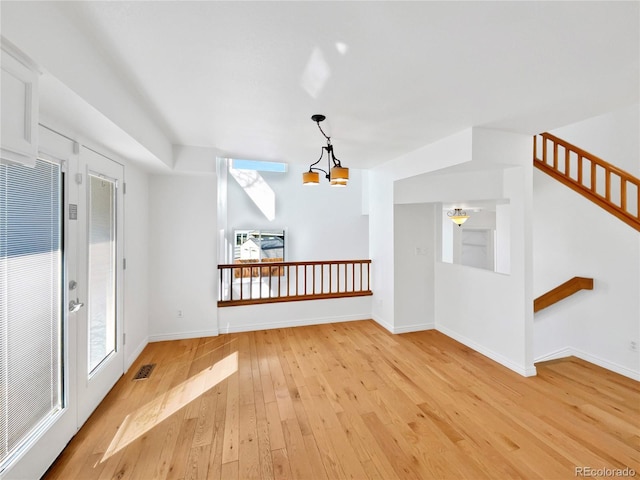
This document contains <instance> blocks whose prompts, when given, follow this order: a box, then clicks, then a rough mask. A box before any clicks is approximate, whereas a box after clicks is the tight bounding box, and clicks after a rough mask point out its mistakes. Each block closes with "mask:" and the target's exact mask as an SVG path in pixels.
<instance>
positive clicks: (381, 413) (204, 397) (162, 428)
mask: <svg viewBox="0 0 640 480" xmlns="http://www.w3.org/2000/svg"><path fill="white" fill-rule="evenodd" d="M146 363H156V364H157V366H156V367H155V370H154V371H153V373H152V375H151V378H149V379H148V380H142V381H132V380H131V379H132V377H133V375H134V374H135V372H136V371H137V369H138V368H139V366H140V365H142V364H146ZM639 435H640V384H638V382H635V381H632V380H629V379H627V378H624V377H622V376H619V375H616V374H614V373H611V372H608V371H606V370H603V369H601V368H599V367H595V366H593V365H590V364H588V363H586V362H583V361H581V360H578V359H575V358H570V359H566V360H561V361H555V362H550V363H547V364H543V365H539V366H538V376H537V377H533V378H523V377H520V376H519V375H517V374H515V373H513V372H511V371H509V370H507V369H506V368H504V367H502V366H500V365H498V364H496V363H494V362H492V361H491V360H488V359H487V358H485V357H483V356H481V355H479V354H477V353H475V352H473V351H472V350H470V349H468V348H467V347H465V346H463V345H460V344H459V343H457V342H455V341H453V340H451V339H450V338H448V337H446V336H445V335H443V334H441V333H438V332H435V331H428V332H419V333H411V334H404V335H391V334H389V333H388V332H387V331H386V330H384V329H382V328H381V327H379V326H378V325H377V324H376V323H374V322H372V321H362V322H351V323H341V324H331V325H320V326H313V327H300V328H287V329H278V330H267V331H260V332H250V333H241V334H230V335H221V336H219V337H212V338H202V339H194V340H184V341H174V342H161V343H154V344H150V345H149V346H148V347H147V348H146V349H145V350H144V352H143V353H142V355H141V356H140V358H139V359H138V360H137V362H136V364H135V365H134V366H133V367H132V368H131V370H130V371H129V372H128V373H127V374H126V375H125V376H124V377H123V378H122V379H121V380H120V381H119V382H118V384H117V385H116V386H115V387H114V389H113V390H112V391H111V392H110V393H109V395H108V396H107V398H106V399H105V401H104V402H103V403H102V404H101V405H100V406H99V407H98V409H97V410H96V412H95V413H94V414H93V415H92V416H91V418H90V419H89V420H88V421H87V423H86V424H85V426H84V427H83V428H82V429H81V430H80V432H79V433H78V434H77V435H76V437H74V439H73V440H72V441H71V443H70V444H69V445H68V446H67V448H66V449H65V450H64V452H63V453H62V454H61V456H60V457H59V458H58V460H57V462H56V463H55V464H54V465H53V466H52V468H51V469H50V470H49V472H48V473H47V475H46V476H45V478H47V479H50V480H53V479H62V480H70V479H73V480H76V479H78V480H83V479H111V478H117V479H129V478H131V479H143V480H148V479H153V478H158V479H205V478H207V479H209V478H211V479H218V478H222V479H248V478H264V479H271V478H274V479H300V478H308V479H324V478H328V479H337V478H355V479H368V478H371V479H374V478H379V479H385V480H386V479H394V478H400V479H411V478H413V479H429V478H437V479H440V478H443V479H444V478H447V479H449V478H450V479H458V478H469V479H482V478H491V479H503V478H527V479H529V478H531V479H534V478H542V479H563V478H567V479H569V478H576V475H575V473H576V471H575V468H576V467H590V468H592V469H602V468H615V469H624V468H626V467H629V468H632V469H634V470H635V472H636V476H637V477H638V476H640V436H639ZM605 473H606V472H605Z"/></svg>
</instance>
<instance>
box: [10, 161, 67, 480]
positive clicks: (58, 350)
mask: <svg viewBox="0 0 640 480" xmlns="http://www.w3.org/2000/svg"><path fill="white" fill-rule="evenodd" d="M62 186H63V182H62V172H61V168H60V165H58V164H56V163H53V162H48V161H44V160H37V162H36V165H35V167H28V166H24V165H15V164H7V165H5V164H0V471H2V470H3V469H4V467H6V466H7V464H8V463H9V462H10V461H11V459H12V457H13V456H15V455H17V454H18V453H19V452H20V449H21V448H24V446H25V445H26V444H27V443H28V441H29V440H30V439H31V438H32V437H33V435H35V434H36V432H37V431H38V429H40V428H42V426H43V425H44V423H46V421H47V420H49V419H50V417H51V416H52V415H54V414H55V413H56V412H58V411H59V410H60V409H61V408H62V405H63V403H62V318H63V317H62V303H63V302H62V297H63V295H62V292H63V290H62V285H63V283H62V272H63V270H62V261H63V259H62V246H63V235H62V234H63V232H62V218H63V217H62V210H63V192H62Z"/></svg>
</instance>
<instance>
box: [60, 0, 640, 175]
mask: <svg viewBox="0 0 640 480" xmlns="http://www.w3.org/2000/svg"><path fill="white" fill-rule="evenodd" d="M639 5H640V4H639V3H638V2H610V1H607V2H400V1H390V2H385V1H375V2H313V1H300V2H285V1H283V2H206V1H200V2H183V1H167V2H120V1H107V2H93V1H92V2H60V3H59V4H58V8H59V9H60V11H61V12H63V13H64V15H65V16H67V17H68V18H70V19H71V21H72V22H73V23H74V24H75V25H76V26H77V27H78V28H79V29H80V30H81V31H82V32H83V33H84V34H85V35H86V36H87V39H88V42H90V43H93V44H94V46H95V47H96V48H97V49H99V51H101V52H102V54H103V55H104V56H105V58H106V59H107V60H108V61H109V62H110V63H111V65H112V66H113V68H114V69H115V70H116V71H118V73H119V75H120V77H121V78H122V80H123V81H124V82H126V84H127V85H128V86H129V87H130V88H131V89H133V90H134V91H135V92H136V93H137V95H138V96H139V98H140V101H141V103H142V104H143V105H144V108H145V110H146V111H147V113H148V115H149V116H151V117H152V118H153V119H154V122H155V123H156V124H157V125H158V126H159V127H160V128H161V129H162V130H163V131H164V132H165V134H166V135H167V136H168V137H169V139H170V141H171V143H173V144H177V145H193V146H203V147H211V148H214V149H216V151H217V152H220V153H224V154H227V155H229V156H233V157H236V158H251V159H264V160H277V161H285V162H292V163H307V164H308V163H310V162H312V161H315V159H316V158H317V157H318V156H319V154H320V148H321V146H322V145H323V138H322V136H321V135H320V133H319V132H318V131H317V128H316V126H315V124H314V123H313V122H312V121H311V120H310V117H311V115H312V114H315V113H322V114H325V115H326V116H327V121H325V122H324V124H323V127H324V128H325V129H326V131H327V132H328V133H329V134H330V135H331V136H332V139H333V144H334V147H335V152H336V156H338V157H339V158H340V159H341V160H342V161H343V163H344V164H345V166H350V167H354V168H368V167H371V166H374V165H376V164H379V163H381V162H384V161H387V160H391V159H393V158H395V157H398V156H400V155H402V154H404V153H407V152H410V151H412V150H415V149H417V148H419V147H421V146H423V145H426V144H428V143H431V142H433V141H435V140H437V139H439V138H442V137H444V136H447V135H449V134H453V133H455V132H458V131H461V130H463V129H465V128H468V127H471V126H484V127H491V128H499V129H506V130H511V131H517V132H522V133H527V134H534V133H538V132H540V131H544V130H550V129H553V128H556V127H559V126H561V125H565V124H568V123H572V122H575V121H578V120H581V119H584V118H587V117H590V116H594V115H597V114H600V113H604V112H607V111H611V110H614V109H616V108H619V107H622V106H626V105H629V104H632V103H637V102H638V101H639V59H640V50H639V43H640V40H639V38H640V37H639V24H640V19H639V12H640V10H639V8H638V7H639Z"/></svg>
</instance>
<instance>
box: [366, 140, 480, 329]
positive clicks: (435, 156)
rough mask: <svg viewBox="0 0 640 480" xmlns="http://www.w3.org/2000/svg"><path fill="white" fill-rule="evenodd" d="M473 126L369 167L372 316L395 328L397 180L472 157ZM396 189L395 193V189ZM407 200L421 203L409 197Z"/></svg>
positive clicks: (380, 322) (390, 327)
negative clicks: (395, 211) (395, 207)
mask: <svg viewBox="0 0 640 480" xmlns="http://www.w3.org/2000/svg"><path fill="white" fill-rule="evenodd" d="M471 134H472V131H471V129H466V130H463V131H462V132H458V133H455V134H453V135H450V136H449V137H446V138H443V139H442V140H439V141H437V142H434V143H432V144H429V145H426V146H424V147H422V148H419V149H418V150H415V151H413V152H410V153H408V154H406V155H402V156H401V157H398V158H395V159H393V160H390V161H389V162H386V163H384V164H382V165H380V166H378V167H376V168H374V169H372V170H370V171H369V178H368V183H369V256H370V258H371V262H372V266H371V268H372V272H373V274H372V284H373V298H372V306H371V308H372V316H373V319H374V320H375V321H376V322H378V323H379V324H380V325H382V326H383V327H385V328H386V329H387V330H389V331H391V332H393V331H395V323H396V320H395V307H394V305H395V288H396V287H395V284H394V275H395V272H394V252H395V250H394V198H395V197H396V196H397V195H398V194H399V193H400V192H399V190H398V189H397V188H396V186H395V184H394V183H395V182H396V181H397V180H401V179H405V178H410V177H413V176H416V175H420V174H423V173H425V172H431V171H434V170H438V169H441V168H446V167H449V166H452V165H458V164H462V163H466V162H469V161H471V147H472V140H471ZM394 192H395V193H394ZM406 203H421V201H420V200H418V201H416V202H411V201H407V202H406Z"/></svg>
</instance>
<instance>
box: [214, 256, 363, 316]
mask: <svg viewBox="0 0 640 480" xmlns="http://www.w3.org/2000/svg"><path fill="white" fill-rule="evenodd" d="M370 265H371V260H329V261H325V262H269V263H241V264H236V263H234V264H225V265H218V270H219V275H220V276H219V279H218V280H219V291H218V306H219V307H231V306H236V305H253V304H258V303H275V302H293V301H298V300H320V299H327V298H342V297H361V296H366V295H373V292H372V291H371V269H370Z"/></svg>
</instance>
